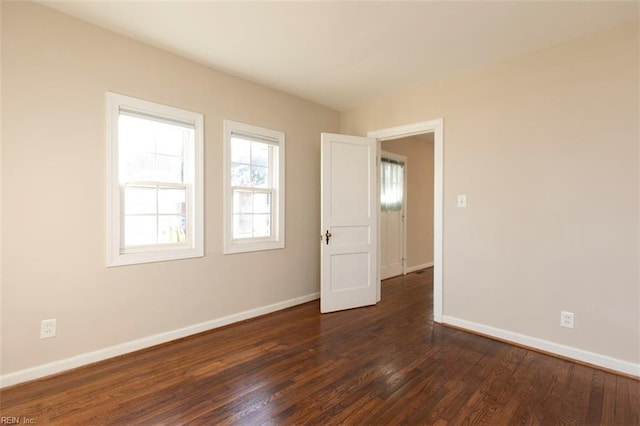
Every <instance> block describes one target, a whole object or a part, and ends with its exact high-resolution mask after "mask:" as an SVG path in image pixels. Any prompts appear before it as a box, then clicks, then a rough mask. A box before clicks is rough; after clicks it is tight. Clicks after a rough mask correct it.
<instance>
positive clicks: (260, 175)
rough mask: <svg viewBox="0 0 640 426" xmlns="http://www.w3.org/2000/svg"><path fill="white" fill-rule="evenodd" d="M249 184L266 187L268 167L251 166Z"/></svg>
mask: <svg viewBox="0 0 640 426" xmlns="http://www.w3.org/2000/svg"><path fill="white" fill-rule="evenodd" d="M251 184H252V186H253V187H255V188H266V187H267V186H268V184H269V169H268V168H266V167H258V166H254V167H251Z"/></svg>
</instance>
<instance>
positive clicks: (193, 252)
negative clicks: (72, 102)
mask: <svg viewBox="0 0 640 426" xmlns="http://www.w3.org/2000/svg"><path fill="white" fill-rule="evenodd" d="M120 111H126V112H127V113H134V114H141V115H145V116H149V117H150V118H153V119H157V120H167V121H170V122H177V123H182V124H187V125H189V126H193V128H194V135H195V141H194V142H195V143H194V146H193V150H192V151H191V154H188V153H187V154H185V157H186V158H185V161H186V160H189V161H192V162H193V172H192V173H190V175H191V179H192V180H193V182H188V184H187V185H185V187H187V188H188V190H187V203H186V204H187V209H186V210H187V227H188V229H187V235H188V236H190V237H188V238H187V241H186V242H184V243H179V244H154V245H146V246H138V247H129V248H125V247H124V222H123V217H124V198H123V194H124V191H123V188H124V186H123V185H121V183H120V179H119V150H118V118H119V116H120ZM203 139H204V116H203V115H202V114H200V113H196V112H191V111H186V110H183V109H179V108H174V107H170V106H167V105H162V104H158V103H155V102H149V101H145V100H142V99H137V98H133V97H130V96H125V95H120V94H118V93H113V92H107V266H120V265H133V264H139V263H149V262H161V261H167V260H177V259H188V258H194V257H202V256H204V214H203V209H204V207H203V206H204V203H203V199H204V198H203V182H204V179H203ZM189 157H192V158H189ZM172 185H173V184H171V183H167V184H164V183H162V186H163V187H164V186H167V187H170V186H172Z"/></svg>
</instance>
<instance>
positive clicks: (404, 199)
mask: <svg viewBox="0 0 640 426" xmlns="http://www.w3.org/2000/svg"><path fill="white" fill-rule="evenodd" d="M379 144H380V142H378V145H379ZM383 158H388V159H390V160H396V161H400V162H402V165H403V173H402V180H403V181H402V192H403V194H402V275H407V213H408V212H407V186H408V182H409V179H408V175H407V173H408V170H409V159H408V158H407V157H405V156H404V155H400V154H395V153H393V152H388V151H382V150H381V151H380V160H382V159H383ZM378 173H379V172H378ZM378 180H379V182H378V187H379V188H380V192H381V193H382V177H380V179H378ZM380 218H381V216H380V215H378V222H380ZM378 228H380V226H378ZM378 235H379V237H378V239H380V240H382V233H381V230H380V229H378ZM380 259H382V251H381V247H378V266H379V265H380ZM378 274H380V270H379V269H378ZM380 275H382V274H380ZM379 300H380V299H378V301H379Z"/></svg>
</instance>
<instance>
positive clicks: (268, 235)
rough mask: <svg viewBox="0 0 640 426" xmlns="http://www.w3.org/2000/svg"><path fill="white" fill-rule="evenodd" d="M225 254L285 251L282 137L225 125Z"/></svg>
mask: <svg viewBox="0 0 640 426" xmlns="http://www.w3.org/2000/svg"><path fill="white" fill-rule="evenodd" d="M225 148H226V152H227V154H226V161H225V166H226V167H225V177H226V181H227V183H226V184H225V191H226V193H227V195H226V197H225V203H226V205H225V219H226V220H225V253H236V252H244V251H253V250H268V249H275V248H282V247H284V134H283V133H281V132H276V131H273V130H269V129H262V128H258V127H255V126H250V125H246V124H242V123H236V122H232V121H228V120H226V121H225Z"/></svg>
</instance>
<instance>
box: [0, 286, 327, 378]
mask: <svg viewBox="0 0 640 426" xmlns="http://www.w3.org/2000/svg"><path fill="white" fill-rule="evenodd" d="M319 298H320V293H311V294H307V295H305V296H300V297H296V298H293V299H289V300H285V301H282V302H278V303H274V304H272V305H267V306H261V307H259V308H254V309H250V310H248V311H244V312H239V313H237V314H232V315H228V316H226V317H222V318H217V319H214V320H210V321H206V322H202V323H199V324H194V325H190V326H188V327H184V328H179V329H177V330H172V331H167V332H164V333H159V334H155V335H153V336H148V337H143V338H141V339H137V340H132V341H130V342H126V343H121V344H119V345H115V346H110V347H108V348H104V349H99V350H97V351H93V352H88V353H84V354H81V355H76V356H74V357H71V358H67V359H63V360H59V361H54V362H50V363H48V364H42V365H38V366H36V367H31V368H27V369H25V370H20V371H16V372H13V373H9V374H5V375H4V376H0V388H3V387H7V386H12V385H16V384H18V383H23V382H27V381H29V380H35V379H39V378H42V377H46V376H50V375H52V374H56V373H61V372H63V371H66V370H71V369H73V368H78V367H82V366H84V365H88V364H93V363H96V362H99V361H104V360H106V359H109V358H113V357H116V356H120V355H124V354H128V353H131V352H135V351H138V350H141V349H146V348H149V347H152V346H156V345H160V344H162V343H167V342H170V341H172V340H176V339H182V338H183V337H187V336H191V335H193V334H197V333H202V332H204V331H209V330H213V329H215V328H219V327H223V326H225V325H229V324H233V323H236V322H240V321H244V320H247V319H250V318H255V317H258V316H261V315H266V314H270V313H272V312H276V311H280V310H282V309H286V308H290V307H292V306H296V305H301V304H303V303H307V302H310V301H312V300H317V299H319Z"/></svg>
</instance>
